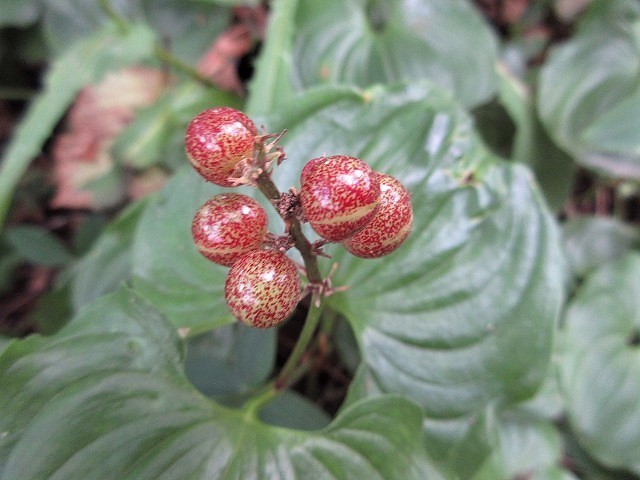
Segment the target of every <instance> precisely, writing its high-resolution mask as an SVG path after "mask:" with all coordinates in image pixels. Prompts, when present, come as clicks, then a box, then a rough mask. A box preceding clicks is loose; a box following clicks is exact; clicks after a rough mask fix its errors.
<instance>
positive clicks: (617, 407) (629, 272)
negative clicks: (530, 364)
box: [560, 253, 640, 474]
mask: <svg viewBox="0 0 640 480" xmlns="http://www.w3.org/2000/svg"><path fill="white" fill-rule="evenodd" d="M639 289H640V255H638V254H637V253H629V254H627V255H626V256H624V257H622V258H620V259H618V260H616V261H613V262H610V263H608V264H605V265H604V266H602V267H600V268H599V269H597V270H596V271H595V272H593V274H591V275H590V276H589V277H588V278H587V280H586V281H585V283H584V284H583V285H582V287H581V288H580V289H579V290H578V293H577V294H576V296H575V298H574V300H573V302H572V303H571V305H570V307H569V310H568V312H567V317H566V321H565V327H564V334H563V336H562V337H561V338H562V340H563V341H564V342H563V344H562V347H563V348H562V356H561V361H560V374H561V375H560V378H561V388H562V391H563V393H564V395H565V399H566V403H567V409H568V413H569V420H570V422H571V425H572V427H573V429H574V430H575V432H576V436H577V439H578V441H579V442H580V443H581V444H582V446H583V447H584V448H585V449H586V450H587V451H588V452H589V453H590V454H591V455H592V456H593V457H594V458H596V459H598V460H599V461H600V462H602V463H603V464H605V465H608V466H609V467H614V468H625V469H628V470H630V471H633V472H635V473H636V474H640V430H638V428H637V426H638V425H640V403H638V398H640V363H638V358H639V357H638V354H639V348H640V347H639V345H640V302H639V301H638V294H637V292H638V291H639Z"/></svg>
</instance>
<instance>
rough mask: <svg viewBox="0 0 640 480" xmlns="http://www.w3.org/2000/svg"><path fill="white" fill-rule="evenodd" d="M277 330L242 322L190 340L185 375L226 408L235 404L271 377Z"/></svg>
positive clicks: (199, 388) (188, 341)
mask: <svg viewBox="0 0 640 480" xmlns="http://www.w3.org/2000/svg"><path fill="white" fill-rule="evenodd" d="M275 355H276V331H275V330H274V329H271V330H266V331H264V330H259V329H256V328H250V327H247V326H245V325H243V324H241V323H240V322H236V323H233V324H231V325H226V326H225V327H223V328H216V329H215V330H210V331H208V332H205V333H203V334H201V335H196V336H194V337H191V338H189V339H188V340H187V356H186V359H185V372H186V375H187V377H188V378H189V380H190V381H191V383H193V384H194V385H195V386H196V387H197V388H198V390H200V391H201V392H202V393H204V394H205V395H207V396H208V397H212V398H214V399H215V400H217V401H218V402H220V403H223V404H225V405H234V404H238V402H240V401H242V400H243V399H245V398H246V397H247V396H248V393H250V392H251V391H252V390H255V389H256V388H258V387H260V386H261V385H262V384H263V383H264V382H266V381H267V378H268V377H269V376H270V375H271V373H272V370H273V367H274V364H275Z"/></svg>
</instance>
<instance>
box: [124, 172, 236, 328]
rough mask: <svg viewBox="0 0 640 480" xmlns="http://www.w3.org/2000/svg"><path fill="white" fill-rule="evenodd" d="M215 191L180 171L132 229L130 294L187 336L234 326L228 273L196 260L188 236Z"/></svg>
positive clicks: (195, 253) (204, 261)
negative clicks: (227, 297) (227, 293)
mask: <svg viewBox="0 0 640 480" xmlns="http://www.w3.org/2000/svg"><path fill="white" fill-rule="evenodd" d="M219 191H220V188H219V187H216V186H213V185H212V184H209V183H206V182H205V181H204V180H203V179H202V178H201V177H200V176H199V175H198V174H196V173H195V172H194V171H193V169H192V168H189V167H185V168H183V169H181V170H180V171H179V172H178V173H177V174H176V175H175V176H174V177H173V178H172V179H171V181H170V182H169V183H168V184H167V185H166V187H165V188H164V189H163V190H162V191H161V192H160V193H159V195H158V196H157V197H155V198H154V199H153V200H152V201H151V202H150V203H149V205H148V206H147V208H146V209H145V211H144V213H143V214H142V217H141V218H140V221H139V222H138V226H137V229H136V234H135V239H134V244H133V259H132V262H133V288H134V289H135V290H136V291H137V292H139V293H140V294H141V295H142V296H143V297H145V298H146V299H147V300H149V301H150V302H151V303H153V305H154V306H155V307H156V308H157V309H159V310H160V311H161V312H162V313H163V315H165V316H166V317H167V318H168V319H169V320H170V321H171V322H172V323H173V324H174V325H175V326H176V327H177V328H183V329H186V330H185V333H189V334H196V333H198V332H201V331H204V330H207V329H209V328H212V327H215V326H221V325H226V324H229V323H232V322H234V321H235V319H234V318H233V316H232V315H231V312H230V311H229V309H228V308H227V306H226V304H225V301H224V282H225V278H226V273H227V269H226V268H225V267H222V266H220V265H216V264H214V263H212V262H210V261H208V260H207V259H205V258H204V257H203V256H202V255H200V253H198V251H197V250H196V247H195V245H194V243H193V238H192V236H191V222H192V220H193V215H194V214H195V212H196V210H197V209H198V207H200V205H202V204H203V203H204V202H205V201H206V200H207V199H208V198H209V197H211V196H213V195H214V194H216V193H218V192H219Z"/></svg>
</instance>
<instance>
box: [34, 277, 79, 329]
mask: <svg viewBox="0 0 640 480" xmlns="http://www.w3.org/2000/svg"><path fill="white" fill-rule="evenodd" d="M61 277H62V278H63V279H64V277H65V274H64V273H63V274H62V275H60V276H59V277H58V279H56V285H55V286H54V287H53V288H52V289H50V290H48V291H46V292H45V293H43V294H42V295H40V296H39V297H38V301H37V303H36V306H35V308H34V309H33V310H32V311H31V312H29V321H30V322H31V323H33V324H35V325H37V331H38V333H41V334H43V335H52V334H54V333H55V332H57V331H58V330H60V329H61V328H62V327H63V326H64V325H66V324H67V322H68V321H69V320H70V319H71V317H73V313H74V312H73V309H72V308H71V294H70V290H71V288H70V285H69V283H68V282H65V281H60V278H61Z"/></svg>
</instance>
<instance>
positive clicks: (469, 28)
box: [293, 0, 497, 106]
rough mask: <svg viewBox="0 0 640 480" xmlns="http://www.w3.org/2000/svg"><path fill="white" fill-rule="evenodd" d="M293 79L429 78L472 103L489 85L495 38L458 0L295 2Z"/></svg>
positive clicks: (370, 81) (362, 82)
mask: <svg viewBox="0 0 640 480" xmlns="http://www.w3.org/2000/svg"><path fill="white" fill-rule="evenodd" d="M297 23H298V32H297V34H296V41H295V45H294V50H293V74H294V80H295V82H296V83H297V84H298V85H300V86H301V87H303V88H308V87H310V86H313V85H318V84H326V83H334V84H335V83H340V84H352V85H357V86H359V87H368V86H371V85H374V84H376V83H396V82H399V81H407V80H417V79H429V80H431V81H434V82H436V83H437V84H438V85H440V86H442V87H444V88H447V89H449V90H450V91H451V92H452V93H453V94H454V95H455V96H456V98H458V99H459V101H460V102H461V103H463V104H464V105H466V106H473V105H477V104H479V103H482V102H483V101H486V100H487V99H488V98H489V97H490V96H491V95H492V94H493V93H494V92H495V90H496V85H497V80H496V76H495V71H494V63H495V61H496V59H497V45H496V41H495V39H494V37H493V35H492V33H491V31H490V30H489V28H488V26H487V25H486V24H485V22H484V20H483V19H482V18H481V17H480V15H479V14H478V13H477V12H476V11H475V10H474V8H473V7H472V6H471V5H470V4H469V2H466V1H463V0H462V1H461V0H453V1H447V2H441V1H438V0H419V1H408V0H405V1H401V2H397V1H392V0H375V1H370V0H369V1H367V0H356V1H333V2H314V1H309V0H308V1H303V2H301V5H300V8H299V11H298V17H297Z"/></svg>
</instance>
